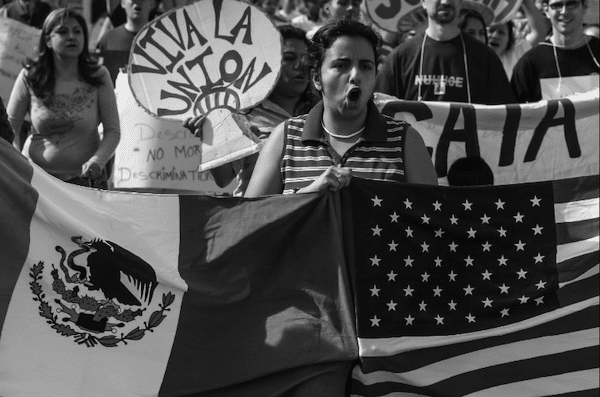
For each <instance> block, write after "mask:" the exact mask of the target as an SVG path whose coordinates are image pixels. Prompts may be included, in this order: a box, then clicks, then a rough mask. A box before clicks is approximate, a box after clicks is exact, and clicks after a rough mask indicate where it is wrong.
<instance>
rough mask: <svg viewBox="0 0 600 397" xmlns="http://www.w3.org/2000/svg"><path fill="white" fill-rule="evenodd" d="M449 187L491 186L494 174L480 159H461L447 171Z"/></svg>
mask: <svg viewBox="0 0 600 397" xmlns="http://www.w3.org/2000/svg"><path fill="white" fill-rule="evenodd" d="M448 184H449V185H450V186H478V185H493V184H494V173H493V172H492V169H491V168H490V166H489V165H488V163H486V162H485V160H484V159H482V158H481V157H475V156H473V157H461V158H459V159H458V160H456V161H455V162H454V163H452V165H451V166H450V169H449V170H448Z"/></svg>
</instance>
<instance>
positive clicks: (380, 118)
mask: <svg viewBox="0 0 600 397" xmlns="http://www.w3.org/2000/svg"><path fill="white" fill-rule="evenodd" d="M370 105H371V106H370V107H369V113H368V116H367V123H366V128H365V131H364V132H363V134H362V136H361V138H360V139H359V140H358V141H357V142H356V144H354V145H353V146H352V147H351V148H350V149H349V150H348V151H347V152H346V153H344V155H343V156H340V155H339V154H337V153H336V152H335V150H334V149H333V148H332V147H331V146H330V145H329V139H328V138H329V137H328V136H327V135H326V133H325V132H324V131H323V129H322V127H321V117H322V114H323V105H322V103H319V104H317V105H316V106H315V107H314V108H313V109H312V110H311V112H310V113H309V114H308V115H303V116H299V117H294V118H291V119H289V120H287V121H286V123H285V132H286V142H285V151H284V155H283V160H282V164H281V175H282V179H283V180H282V181H283V193H284V194H289V193H293V192H294V191H295V190H297V189H300V188H302V187H305V186H308V185H310V184H311V183H312V182H313V181H314V180H315V179H317V178H318V177H319V176H320V175H321V174H322V173H323V172H324V171H325V170H326V169H327V168H328V167H330V166H332V165H333V166H335V165H339V166H341V167H348V168H351V169H352V176H353V177H358V178H364V179H371V180H377V181H395V182H406V176H405V174H404V141H405V133H406V129H407V128H408V127H409V124H407V123H405V122H403V121H397V120H394V119H393V118H391V117H389V116H386V115H382V114H380V113H379V111H378V110H377V109H376V108H375V106H374V105H372V104H370Z"/></svg>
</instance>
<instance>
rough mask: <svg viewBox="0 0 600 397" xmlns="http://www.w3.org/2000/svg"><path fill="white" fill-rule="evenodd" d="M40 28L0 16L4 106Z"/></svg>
mask: <svg viewBox="0 0 600 397" xmlns="http://www.w3.org/2000/svg"><path fill="white" fill-rule="evenodd" d="M41 33H42V31H41V30H39V29H36V28H33V27H31V26H28V25H25V24H24V23H21V22H19V21H15V20H14V19H10V18H2V17H0V97H1V98H2V101H3V102H4V105H5V106H6V105H7V104H8V99H9V98H10V92H11V91H12V88H13V86H14V85H15V80H16V79H17V76H18V75H19V73H20V72H21V70H22V69H23V61H25V58H33V57H34V56H35V49H36V47H37V45H38V42H39V40H40V34H41Z"/></svg>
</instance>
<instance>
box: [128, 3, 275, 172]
mask: <svg viewBox="0 0 600 397" xmlns="http://www.w3.org/2000/svg"><path fill="white" fill-rule="evenodd" d="M258 32H260V33H258ZM281 41H282V40H281V35H280V34H279V32H278V31H277V29H276V27H275V25H274V24H273V23H272V22H271V21H270V19H269V18H268V17H267V15H266V14H264V13H263V12H262V11H260V10H259V9H258V8H256V7H254V6H252V5H249V4H246V3H243V2H240V1H237V0H214V1H198V2H194V3H190V4H188V5H185V6H183V7H179V8H175V9H174V10H172V11H170V12H167V13H165V14H163V15H162V16H161V17H160V18H158V19H156V20H154V21H152V22H151V23H149V24H147V25H146V26H145V27H144V28H143V29H142V30H141V31H140V32H139V33H138V34H137V36H136V38H135V39H134V42H133V44H132V48H131V54H130V59H129V65H128V74H129V84H130V86H131V90H132V92H133V95H134V97H135V99H136V100H137V101H138V103H139V104H140V105H141V106H142V107H143V108H144V109H146V110H147V111H148V112H149V113H151V114H153V115H155V116H158V117H162V118H166V119H173V120H179V121H181V120H185V119H186V118H188V117H191V116H198V115H204V116H206V117H207V121H205V125H204V127H203V143H202V144H201V145H200V152H199V154H200V156H199V157H200V167H199V169H200V170H206V169H209V168H212V167H216V166H218V165H221V164H224V163H226V162H228V161H232V160H235V159H237V158H241V157H244V156H247V155H249V154H252V153H255V152H257V151H258V150H259V149H260V147H259V146H258V145H257V142H256V141H255V140H253V139H252V134H251V132H250V131H249V128H246V126H245V125H243V123H241V122H240V120H239V118H236V117H235V116H234V115H235V114H237V113H238V112H239V111H240V110H243V109H248V108H250V107H252V106H255V105H257V104H258V103H260V102H261V101H262V100H264V99H265V98H267V96H268V95H269V94H270V92H271V90H272V89H273V87H274V86H275V83H276V82H277V79H278V78H279V69H280V66H281ZM240 143H241V144H240Z"/></svg>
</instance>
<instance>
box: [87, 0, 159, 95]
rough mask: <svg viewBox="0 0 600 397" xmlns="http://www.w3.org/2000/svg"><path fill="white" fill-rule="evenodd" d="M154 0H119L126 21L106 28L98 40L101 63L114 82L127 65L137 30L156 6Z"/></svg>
mask: <svg viewBox="0 0 600 397" xmlns="http://www.w3.org/2000/svg"><path fill="white" fill-rule="evenodd" d="M156 5H157V1H156V0H121V7H123V9H124V10H125V15H126V18H127V20H126V22H125V23H124V24H123V25H120V26H117V27H116V28H113V29H110V30H108V31H107V32H106V33H105V34H104V35H103V36H102V37H101V38H100V41H99V42H98V51H99V52H100V56H101V57H102V58H103V64H104V66H106V67H107V68H108V71H109V72H110V77H111V79H112V81H113V84H114V83H115V81H116V79H117V76H118V74H119V69H120V68H122V67H125V66H127V62H129V50H130V49H131V44H132V43H133V39H134V38H135V35H136V34H137V32H139V31H140V30H141V29H142V27H143V26H144V25H145V24H146V23H148V21H149V20H150V13H151V11H152V10H154V9H155V8H156Z"/></svg>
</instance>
